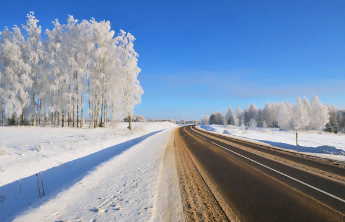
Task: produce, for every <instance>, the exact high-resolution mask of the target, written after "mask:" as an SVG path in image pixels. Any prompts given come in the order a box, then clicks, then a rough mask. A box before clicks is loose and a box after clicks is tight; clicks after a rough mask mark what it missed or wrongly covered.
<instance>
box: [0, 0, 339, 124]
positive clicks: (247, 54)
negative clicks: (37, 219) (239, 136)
mask: <svg viewBox="0 0 345 222" xmlns="http://www.w3.org/2000/svg"><path fill="white" fill-rule="evenodd" d="M30 11H34V12H35V16H36V17H37V19H39V20H40V23H39V24H40V25H41V26H42V30H45V29H47V28H49V29H51V28H52V24H51V21H53V20H54V19H55V18H58V19H59V20H60V22H61V23H66V20H67V16H68V14H70V15H73V16H74V17H75V18H77V19H79V20H82V19H90V18H91V17H94V18H96V20H98V21H100V20H109V21H110V22H111V26H112V29H113V30H115V31H116V32H118V31H119V30H120V29H123V30H125V31H127V32H131V33H132V34H133V35H134V36H135V37H136V39H137V40H136V41H135V49H136V51H137V52H138V53H139V63H138V66H139V67H140V68H141V69H142V72H141V73H140V75H139V80H140V82H141V84H142V86H143V89H144V91H145V93H144V95H143V96H142V103H141V105H138V106H137V107H136V108H135V113H136V114H139V115H143V116H144V117H145V118H146V119H150V118H172V119H175V120H179V119H182V118H185V119H200V118H202V117H203V116H205V115H206V114H208V115H209V114H210V113H211V112H212V111H222V112H224V111H225V110H226V109H227V107H228V106H232V107H233V109H235V108H236V107H237V106H240V107H241V108H245V107H247V106H248V105H249V104H251V103H253V102H254V103H255V104H256V105H257V106H259V107H263V106H264V105H265V103H266V102H280V101H282V100H283V101H286V100H287V101H290V102H294V101H295V98H296V97H297V96H301V97H302V96H303V95H305V96H307V97H308V98H310V97H311V96H312V95H313V94H316V95H318V96H319V98H320V100H321V101H322V102H323V103H326V104H335V105H336V106H337V107H338V108H340V109H345V13H344V11H345V1H343V0H339V1H337V0H332V1H318V0H313V1H307V0H305V1H294V0H293V1H280V0H274V1H266V0H262V1H254V0H253V1H245V0H243V1H235V0H227V1H222V0H217V1H203V0H198V1H193V0H189V1H165V0H160V1H142V0H136V1H133V0H126V1H125V0H122V1H114V0H112V1H110V0H109V1H85V0H83V1H71V0H70V1H65V0H62V1H2V2H1V4H0V30H3V28H4V26H8V27H12V26H13V25H14V24H16V25H18V26H20V25H21V24H24V23H25V22H26V14H27V13H28V12H30Z"/></svg>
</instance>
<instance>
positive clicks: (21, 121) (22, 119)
mask: <svg viewBox="0 0 345 222" xmlns="http://www.w3.org/2000/svg"><path fill="white" fill-rule="evenodd" d="M23 124H24V110H22V118H21V120H20V126H23Z"/></svg>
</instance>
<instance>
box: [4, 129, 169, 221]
mask: <svg viewBox="0 0 345 222" xmlns="http://www.w3.org/2000/svg"><path fill="white" fill-rule="evenodd" d="M161 131H162V130H159V131H155V132H152V133H149V134H146V135H143V136H141V137H137V138H134V139H132V140H129V141H126V142H123V143H120V144H117V145H114V146H111V147H108V148H105V149H103V150H100V151H98V152H95V153H92V154H90V155H87V156H85V157H81V158H79V159H75V160H72V161H70V162H67V163H64V164H61V165H59V166H56V167H53V168H50V169H47V170H45V171H43V172H42V176H43V182H44V192H45V195H46V196H44V197H42V198H39V197H38V195H39V194H38V189H37V178H36V174H34V175H31V176H29V177H26V178H22V179H21V180H17V181H14V182H12V183H9V184H6V185H4V186H1V187H0V197H1V195H3V197H2V199H0V201H2V202H0V212H1V213H0V221H7V220H8V221H11V220H13V219H14V218H15V217H16V216H18V215H20V214H21V213H23V212H25V211H27V210H29V209H32V208H36V207H39V206H40V205H42V204H44V203H45V202H47V201H49V200H50V199H52V198H54V197H56V195H57V194H58V193H59V192H61V191H62V190H66V189H68V188H69V187H71V186H73V185H74V184H75V183H77V182H78V181H80V180H81V179H82V178H83V177H85V176H86V175H87V174H88V173H89V172H90V171H92V170H94V169H95V168H96V167H97V166H99V165H100V164H102V163H104V162H106V161H108V160H110V159H111V158H113V157H115V156H117V155H120V154H122V153H123V152H124V151H126V150H127V149H129V148H131V147H132V146H134V145H136V144H138V143H140V142H142V141H143V140H145V139H147V138H148V137H150V136H153V135H154V134H157V133H159V132H161ZM37 173H39V172H37ZM37 175H38V179H39V182H40V184H41V174H40V173H39V174H37ZM20 183H21V186H20ZM20 189H21V194H20Z"/></svg>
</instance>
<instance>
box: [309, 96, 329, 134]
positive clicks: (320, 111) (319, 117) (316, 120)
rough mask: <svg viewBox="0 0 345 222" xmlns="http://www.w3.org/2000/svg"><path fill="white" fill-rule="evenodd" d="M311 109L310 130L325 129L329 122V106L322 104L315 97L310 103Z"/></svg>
mask: <svg viewBox="0 0 345 222" xmlns="http://www.w3.org/2000/svg"><path fill="white" fill-rule="evenodd" d="M310 109H311V110H310V120H311V121H310V124H309V126H310V129H313V130H322V129H324V128H325V127H326V124H327V123H328V121H329V113H328V108H327V106H326V105H324V104H322V103H321V102H320V100H319V98H318V97H317V96H316V95H313V97H312V99H311V103H310Z"/></svg>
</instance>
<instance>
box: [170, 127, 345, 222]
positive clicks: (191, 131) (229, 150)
mask: <svg viewBox="0 0 345 222" xmlns="http://www.w3.org/2000/svg"><path fill="white" fill-rule="evenodd" d="M175 147H176V149H175V153H176V154H177V155H176V156H177V160H176V161H177V162H178V161H180V162H181V163H182V162H184V163H185V164H184V165H189V166H193V167H194V168H193V167H192V168H191V167H185V166H184V165H183V164H177V165H178V166H179V168H178V174H179V180H180V183H181V184H182V185H180V190H181V196H182V199H184V200H183V202H184V203H183V207H184V212H185V214H186V220H187V221H195V220H196V221H198V220H199V221H203V220H212V221H214V220H219V221H223V220H224V218H222V217H223V216H222V210H223V212H224V214H226V216H227V218H228V219H229V220H230V221H234V220H239V221H345V168H344V167H342V166H338V165H337V163H332V162H328V161H320V160H318V159H314V158H311V157H307V156H304V155H301V154H298V153H294V152H287V151H284V150H281V149H276V148H271V147H269V146H263V145H258V144H255V143H251V142H247V141H242V140H239V139H233V138H230V137H227V136H223V135H217V134H214V133H210V132H206V131H204V130H200V129H197V128H195V127H194V126H187V127H181V128H179V129H178V130H177V132H176V135H175ZM182 154H183V155H182ZM192 171H195V172H192ZM191 172H192V173H191ZM188 173H189V174H190V175H189V177H190V178H195V179H194V181H195V180H200V181H201V180H203V181H204V183H205V184H206V185H203V188H200V189H199V190H201V191H200V192H199V194H198V193H197V192H195V193H194V194H190V193H191V190H197V189H196V188H195V187H196V186H198V184H202V183H201V182H198V183H197V184H194V185H193V186H190V185H188V183H189V182H188V181H191V180H192V179H190V178H189V179H188V178H187V177H186V176H183V175H186V174H188ZM186 178H187V179H186ZM198 178H199V179H198ZM200 186H201V185H200ZM203 190H205V191H203ZM186 192H189V194H186ZM200 193H202V194H205V195H206V196H209V197H210V198H211V199H212V198H213V199H214V200H212V201H213V202H214V204H210V205H211V206H213V205H219V206H220V208H221V209H220V210H218V209H217V211H216V212H218V213H219V214H215V213H208V214H207V213H204V214H202V213H199V214H197V213H198V212H205V211H207V210H208V209H210V207H204V208H200V207H199V208H200V209H196V210H195V209H194V210H193V209H192V208H193V206H203V205H204V203H203V202H201V203H194V202H195V200H197V201H198V200H200V198H197V196H198V195H200ZM207 193H210V194H207ZM190 197H193V198H190ZM204 199H205V198H204ZM206 199H207V198H206ZM201 200H202V199H201ZM210 201H211V200H207V201H204V202H208V203H211V202H210ZM187 208H188V209H187ZM195 215H198V216H197V217H196V216H195ZM208 215H212V217H211V218H209V217H208ZM217 215H220V216H219V217H218V216H217Z"/></svg>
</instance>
